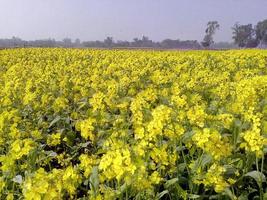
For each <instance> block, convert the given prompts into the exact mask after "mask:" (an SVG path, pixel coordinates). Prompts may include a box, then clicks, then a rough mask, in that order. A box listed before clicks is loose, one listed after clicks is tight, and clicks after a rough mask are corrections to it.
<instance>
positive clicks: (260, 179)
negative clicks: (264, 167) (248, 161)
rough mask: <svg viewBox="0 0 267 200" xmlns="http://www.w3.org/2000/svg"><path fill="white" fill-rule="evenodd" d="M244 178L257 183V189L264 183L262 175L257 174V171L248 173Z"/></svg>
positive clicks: (264, 179)
mask: <svg viewBox="0 0 267 200" xmlns="http://www.w3.org/2000/svg"><path fill="white" fill-rule="evenodd" d="M244 176H249V177H251V178H253V179H254V180H255V181H256V182H257V184H258V186H259V187H261V184H262V183H263V182H266V177H265V175H264V174H263V173H261V172H258V171H251V172H248V173H246V174H245V175H244Z"/></svg>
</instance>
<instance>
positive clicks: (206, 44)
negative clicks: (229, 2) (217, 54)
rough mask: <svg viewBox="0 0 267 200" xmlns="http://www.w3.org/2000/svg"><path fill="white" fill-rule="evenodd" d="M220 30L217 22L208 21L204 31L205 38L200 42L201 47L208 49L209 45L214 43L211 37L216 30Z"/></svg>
mask: <svg viewBox="0 0 267 200" xmlns="http://www.w3.org/2000/svg"><path fill="white" fill-rule="evenodd" d="M219 28H220V25H219V23H218V22H217V21H209V22H208V24H207V28H206V30H205V33H206V34H205V36H204V38H203V41H202V42H201V44H202V46H203V47H209V46H210V45H211V44H213V43H214V41H213V36H214V34H215V32H216V30H217V29H219Z"/></svg>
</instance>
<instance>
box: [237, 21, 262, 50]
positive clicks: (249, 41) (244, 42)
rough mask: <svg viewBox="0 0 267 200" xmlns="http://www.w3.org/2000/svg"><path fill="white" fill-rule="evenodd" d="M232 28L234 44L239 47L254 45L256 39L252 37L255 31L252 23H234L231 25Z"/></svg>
mask: <svg viewBox="0 0 267 200" xmlns="http://www.w3.org/2000/svg"><path fill="white" fill-rule="evenodd" d="M232 30H233V40H234V43H235V44H237V45H238V46H239V47H254V45H255V43H256V41H255V38H254V34H255V31H254V29H253V27H252V24H246V25H240V24H238V23H236V24H235V25H234V26H233V27H232ZM256 46H257V45H256Z"/></svg>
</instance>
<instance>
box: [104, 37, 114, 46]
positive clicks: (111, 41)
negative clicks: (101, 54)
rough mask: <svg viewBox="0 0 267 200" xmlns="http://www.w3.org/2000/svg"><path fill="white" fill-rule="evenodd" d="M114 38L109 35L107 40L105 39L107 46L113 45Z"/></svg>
mask: <svg viewBox="0 0 267 200" xmlns="http://www.w3.org/2000/svg"><path fill="white" fill-rule="evenodd" d="M113 43H114V42H113V38H112V37H107V38H106V39H105V40H104V44H105V45H106V46H107V47H112V45H113Z"/></svg>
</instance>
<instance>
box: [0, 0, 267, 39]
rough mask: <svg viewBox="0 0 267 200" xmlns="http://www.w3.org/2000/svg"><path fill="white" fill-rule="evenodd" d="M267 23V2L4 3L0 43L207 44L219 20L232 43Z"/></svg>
mask: <svg viewBox="0 0 267 200" xmlns="http://www.w3.org/2000/svg"><path fill="white" fill-rule="evenodd" d="M263 19H267V0H0V38H10V37H12V36H17V37H20V38H22V39H26V40H31V39H45V38H55V39H57V40H61V39H63V38H65V37H70V38H72V39H75V38H80V39H81V40H103V39H104V38H105V37H107V36H113V37H114V39H115V40H117V39H122V40H132V39H133V38H134V37H141V36H142V35H146V36H149V38H151V39H152V40H156V41H159V40H162V39H165V38H172V39H177V38H180V39H196V40H201V39H202V38H203V35H204V29H205V26H206V23H207V22H208V21H209V20H217V21H219V23H220V25H221V29H220V30H219V31H218V32H217V34H216V37H215V40H216V41H230V40H231V27H232V25H233V24H234V23H235V22H240V23H253V24H256V23H257V22H258V21H259V20H263Z"/></svg>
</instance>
